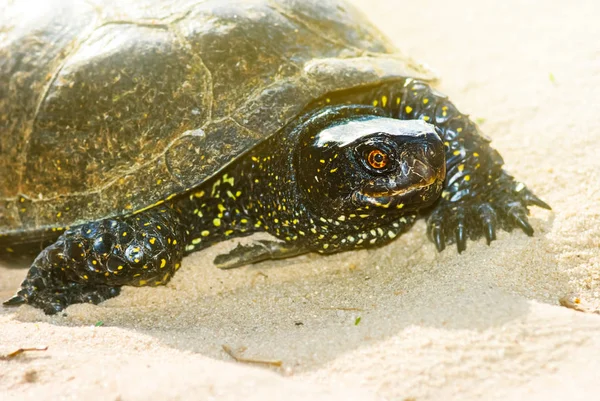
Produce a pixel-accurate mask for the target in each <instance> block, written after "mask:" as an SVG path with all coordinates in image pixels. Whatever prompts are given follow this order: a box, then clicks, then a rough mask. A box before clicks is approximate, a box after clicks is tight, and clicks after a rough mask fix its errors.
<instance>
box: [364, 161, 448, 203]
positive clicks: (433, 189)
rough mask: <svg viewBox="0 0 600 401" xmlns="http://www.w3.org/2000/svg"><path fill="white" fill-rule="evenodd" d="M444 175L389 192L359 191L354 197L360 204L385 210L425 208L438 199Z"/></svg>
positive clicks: (430, 177) (440, 173)
mask: <svg viewBox="0 0 600 401" xmlns="http://www.w3.org/2000/svg"><path fill="white" fill-rule="evenodd" d="M444 174H445V171H443V170H440V171H438V174H434V175H431V176H429V177H428V178H426V179H425V180H423V181H420V182H418V183H415V184H413V185H411V186H404V187H402V188H397V189H390V190H388V191H372V192H371V191H357V192H355V193H354V195H353V197H354V200H355V201H357V202H359V203H362V204H369V205H372V206H377V207H383V208H389V207H396V208H398V209H402V208H404V207H405V206H408V205H409V204H416V205H418V206H419V208H421V207H425V206H428V205H429V204H430V203H433V201H435V200H436V199H437V197H438V195H439V193H440V192H441V189H442V184H443V182H444Z"/></svg>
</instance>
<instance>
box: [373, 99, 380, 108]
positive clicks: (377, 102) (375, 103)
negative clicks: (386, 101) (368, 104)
mask: <svg viewBox="0 0 600 401" xmlns="http://www.w3.org/2000/svg"><path fill="white" fill-rule="evenodd" d="M378 104H379V101H378V100H377V99H375V100H373V106H374V107H377V105H378Z"/></svg>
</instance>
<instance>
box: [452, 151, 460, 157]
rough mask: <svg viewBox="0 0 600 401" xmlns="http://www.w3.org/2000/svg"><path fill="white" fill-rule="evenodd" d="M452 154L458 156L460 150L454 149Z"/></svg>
mask: <svg viewBox="0 0 600 401" xmlns="http://www.w3.org/2000/svg"><path fill="white" fill-rule="evenodd" d="M452 154H453V155H454V156H458V155H460V150H455V151H454V152H453V153H452Z"/></svg>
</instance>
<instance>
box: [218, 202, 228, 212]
mask: <svg viewBox="0 0 600 401" xmlns="http://www.w3.org/2000/svg"><path fill="white" fill-rule="evenodd" d="M217 208H218V209H219V212H221V213H223V212H224V211H225V210H226V209H225V206H223V205H221V204H219V205H218V206H217Z"/></svg>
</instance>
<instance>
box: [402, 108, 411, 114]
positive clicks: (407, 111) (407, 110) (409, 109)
mask: <svg viewBox="0 0 600 401" xmlns="http://www.w3.org/2000/svg"><path fill="white" fill-rule="evenodd" d="M404 110H406V114H410V113H411V112H412V111H413V109H412V107H410V106H406V108H405V109H404Z"/></svg>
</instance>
